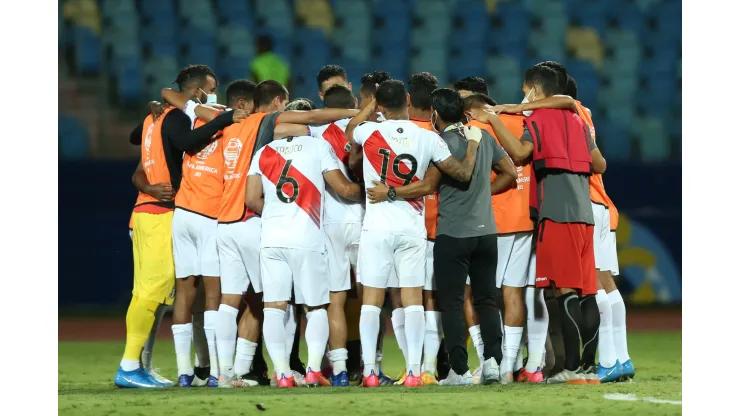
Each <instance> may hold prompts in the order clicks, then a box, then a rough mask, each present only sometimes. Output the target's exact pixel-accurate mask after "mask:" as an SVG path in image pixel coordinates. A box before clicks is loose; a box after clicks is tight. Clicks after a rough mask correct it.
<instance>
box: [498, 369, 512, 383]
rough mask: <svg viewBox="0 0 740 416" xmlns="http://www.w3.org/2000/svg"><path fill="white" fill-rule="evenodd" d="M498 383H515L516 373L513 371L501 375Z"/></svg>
mask: <svg viewBox="0 0 740 416" xmlns="http://www.w3.org/2000/svg"><path fill="white" fill-rule="evenodd" d="M498 382H499V383H501V384H511V383H513V382H514V373H512V372H511V371H507V372H505V373H501V375H500V376H499V378H498Z"/></svg>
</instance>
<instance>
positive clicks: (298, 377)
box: [293, 370, 306, 387]
mask: <svg viewBox="0 0 740 416" xmlns="http://www.w3.org/2000/svg"><path fill="white" fill-rule="evenodd" d="M293 380H295V385H296V386H298V387H303V386H305V385H306V376H304V375H302V374H301V373H299V372H297V371H295V370H293Z"/></svg>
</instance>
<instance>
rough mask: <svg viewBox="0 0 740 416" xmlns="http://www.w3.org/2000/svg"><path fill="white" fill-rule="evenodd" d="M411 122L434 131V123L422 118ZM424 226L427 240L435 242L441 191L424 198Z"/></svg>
mask: <svg viewBox="0 0 740 416" xmlns="http://www.w3.org/2000/svg"><path fill="white" fill-rule="evenodd" d="M409 121H410V122H412V123H414V124H416V125H417V126H419V127H421V128H422V129H426V130H429V131H434V127H433V126H432V122H431V121H429V120H424V119H421V118H409ZM424 199H425V202H424V224H425V225H426V227H427V239H428V240H434V239H435V238H436V237H437V216H438V215H439V213H438V212H437V205H438V204H439V191H435V192H434V193H433V194H431V195H427V196H425V197H424Z"/></svg>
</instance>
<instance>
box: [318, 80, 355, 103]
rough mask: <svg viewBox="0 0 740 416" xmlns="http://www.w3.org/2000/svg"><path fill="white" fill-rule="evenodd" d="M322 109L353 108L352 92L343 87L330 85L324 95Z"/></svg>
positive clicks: (353, 98)
mask: <svg viewBox="0 0 740 416" xmlns="http://www.w3.org/2000/svg"><path fill="white" fill-rule="evenodd" d="M324 107H326V108H346V109H353V108H355V96H354V95H353V94H352V90H350V89H349V88H347V87H345V86H344V85H332V86H331V87H329V89H328V90H326V92H325V93H324Z"/></svg>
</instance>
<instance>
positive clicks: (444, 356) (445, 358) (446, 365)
mask: <svg viewBox="0 0 740 416" xmlns="http://www.w3.org/2000/svg"><path fill="white" fill-rule="evenodd" d="M449 374H450V357H449V355H448V353H447V346H446V345H445V339H444V338H442V342H441V343H440V344H439V352H437V376H438V377H439V379H440V380H444V379H446V378H447V376H448V375H449Z"/></svg>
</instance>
